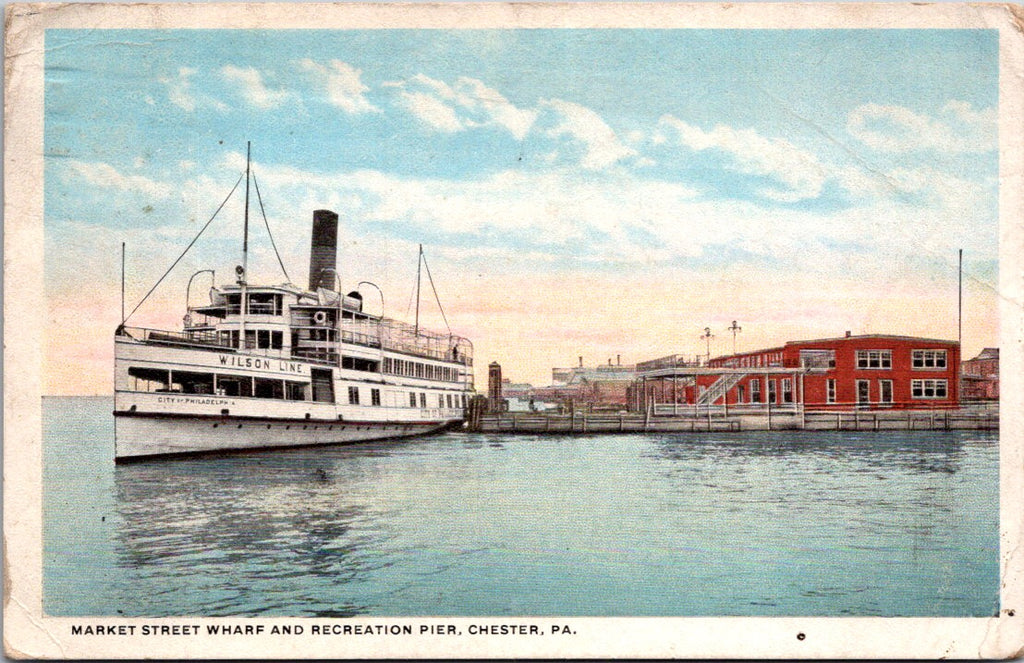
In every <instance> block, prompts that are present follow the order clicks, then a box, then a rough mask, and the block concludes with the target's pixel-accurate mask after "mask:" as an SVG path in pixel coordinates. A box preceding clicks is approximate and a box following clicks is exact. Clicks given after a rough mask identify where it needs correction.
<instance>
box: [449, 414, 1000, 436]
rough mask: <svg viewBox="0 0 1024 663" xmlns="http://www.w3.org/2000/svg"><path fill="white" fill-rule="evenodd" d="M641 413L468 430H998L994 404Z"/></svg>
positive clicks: (501, 421)
mask: <svg viewBox="0 0 1024 663" xmlns="http://www.w3.org/2000/svg"><path fill="white" fill-rule="evenodd" d="M688 409H689V410H690V411H689V412H686V413H678V412H677V413H675V414H667V415H649V414H648V415H644V414H642V413H635V412H621V413H596V412H595V413H586V414H567V415H556V414H543V413H533V412H505V413H501V414H483V415H481V416H480V417H479V418H477V419H476V420H475V421H471V422H470V425H469V430H470V431H474V432H484V433H523V434H531V435H534V434H544V433H551V434H556V433H557V434H563V435H564V434H576V435H580V434H596V433H663V432H694V433H697V432H707V431H729V432H737V431H762V430H845V431H873V430H998V428H999V410H998V408H961V409H952V410H854V411H843V412H840V411H813V412H810V411H801V410H800V409H798V408H789V409H779V410H775V409H773V410H772V411H771V412H768V411H764V410H761V411H756V412H754V411H735V410H732V409H731V410H730V411H729V412H728V413H725V412H724V411H721V410H719V411H715V410H714V409H712V410H711V412H710V413H709V412H706V411H705V412H700V413H696V412H693V411H692V410H693V408H688Z"/></svg>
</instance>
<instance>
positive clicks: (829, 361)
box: [800, 350, 836, 369]
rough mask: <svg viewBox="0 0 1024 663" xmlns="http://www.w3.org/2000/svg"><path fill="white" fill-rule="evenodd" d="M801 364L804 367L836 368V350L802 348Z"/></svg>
mask: <svg viewBox="0 0 1024 663" xmlns="http://www.w3.org/2000/svg"><path fill="white" fill-rule="evenodd" d="M800 365H801V366H803V367H804V368H817V369H825V368H835V367H836V351H835V350H801V351H800Z"/></svg>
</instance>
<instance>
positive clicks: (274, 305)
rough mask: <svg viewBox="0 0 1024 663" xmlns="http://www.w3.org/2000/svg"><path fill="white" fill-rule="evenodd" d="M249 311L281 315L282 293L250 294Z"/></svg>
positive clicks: (255, 313) (257, 313) (258, 313)
mask: <svg viewBox="0 0 1024 663" xmlns="http://www.w3.org/2000/svg"><path fill="white" fill-rule="evenodd" d="M249 313H251V314H253V315H281V295H276V294H274V293H270V292H254V293H251V294H250V295H249Z"/></svg>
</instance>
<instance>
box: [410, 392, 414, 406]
mask: <svg viewBox="0 0 1024 663" xmlns="http://www.w3.org/2000/svg"><path fill="white" fill-rule="evenodd" d="M409 407H416V393H415V392H412V391H410V392H409Z"/></svg>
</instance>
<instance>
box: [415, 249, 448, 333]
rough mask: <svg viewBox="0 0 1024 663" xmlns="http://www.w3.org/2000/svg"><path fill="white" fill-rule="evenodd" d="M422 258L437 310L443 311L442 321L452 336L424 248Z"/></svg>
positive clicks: (421, 253)
mask: <svg viewBox="0 0 1024 663" xmlns="http://www.w3.org/2000/svg"><path fill="white" fill-rule="evenodd" d="M420 257H421V258H422V259H423V266H424V267H426V268H427V279H428V280H429V281H430V289H431V290H433V291H434V300H435V301H436V302H437V308H439V309H441V319H442V320H444V326H445V327H447V328H448V335H449V336H451V335H452V326H451V325H449V324H448V317H447V316H446V315H445V314H444V307H443V306H441V298H440V297H438V296H437V288H435V287H434V277H433V276H431V275H430V265H428V264H427V256H426V254H425V253H423V249H422V247H421V248H420Z"/></svg>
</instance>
